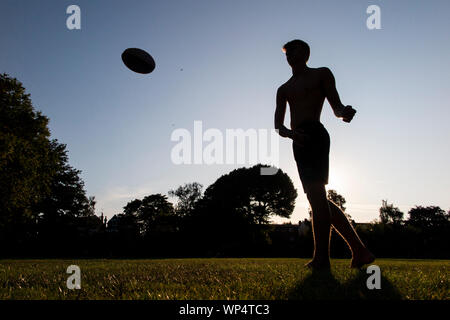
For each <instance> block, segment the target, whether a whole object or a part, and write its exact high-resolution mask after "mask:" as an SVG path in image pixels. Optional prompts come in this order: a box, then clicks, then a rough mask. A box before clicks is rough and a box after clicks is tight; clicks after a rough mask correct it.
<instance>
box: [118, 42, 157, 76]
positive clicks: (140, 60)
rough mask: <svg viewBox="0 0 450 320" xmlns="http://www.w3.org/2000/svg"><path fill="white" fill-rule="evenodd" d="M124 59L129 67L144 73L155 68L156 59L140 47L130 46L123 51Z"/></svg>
mask: <svg viewBox="0 0 450 320" xmlns="http://www.w3.org/2000/svg"><path fill="white" fill-rule="evenodd" d="M122 61H123V63H124V64H125V65H126V66H127V67H128V69H130V70H132V71H134V72H137V73H142V74H148V73H150V72H152V71H153V70H155V66H156V65H155V60H153V58H152V56H151V55H150V54H149V53H148V52H146V51H144V50H142V49H139V48H128V49H126V50H125V51H124V52H123V53H122Z"/></svg>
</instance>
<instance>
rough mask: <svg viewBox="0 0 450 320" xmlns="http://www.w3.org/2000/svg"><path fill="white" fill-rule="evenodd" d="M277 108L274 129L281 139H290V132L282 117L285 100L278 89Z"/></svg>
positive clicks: (284, 112) (284, 110)
mask: <svg viewBox="0 0 450 320" xmlns="http://www.w3.org/2000/svg"><path fill="white" fill-rule="evenodd" d="M276 103H277V107H276V109H275V129H276V130H278V133H279V134H280V136H282V137H287V138H292V134H293V133H292V130H289V129H288V128H286V127H285V125H284V116H285V114H286V104H287V99H286V96H285V95H284V93H283V88H282V87H279V88H278V90H277V102H276Z"/></svg>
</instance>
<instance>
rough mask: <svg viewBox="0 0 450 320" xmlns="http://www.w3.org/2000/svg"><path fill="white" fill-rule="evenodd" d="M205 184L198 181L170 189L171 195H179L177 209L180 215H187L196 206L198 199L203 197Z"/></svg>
mask: <svg viewBox="0 0 450 320" xmlns="http://www.w3.org/2000/svg"><path fill="white" fill-rule="evenodd" d="M202 188H203V186H202V185H201V184H200V183H198V182H193V183H186V184H184V185H182V186H179V187H178V188H177V189H176V190H170V191H169V196H172V197H177V198H178V202H177V204H176V205H175V211H176V213H177V215H178V216H180V217H185V216H186V215H188V214H189V213H190V212H192V211H193V210H194V208H195V205H196V203H197V201H199V200H200V199H201V197H202Z"/></svg>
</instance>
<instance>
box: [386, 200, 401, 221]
mask: <svg viewBox="0 0 450 320" xmlns="http://www.w3.org/2000/svg"><path fill="white" fill-rule="evenodd" d="M380 220H381V223H393V224H400V223H401V222H402V221H403V212H401V211H400V209H399V208H397V207H394V204H392V203H391V204H388V203H387V200H382V205H381V208H380Z"/></svg>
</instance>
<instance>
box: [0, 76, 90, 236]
mask: <svg viewBox="0 0 450 320" xmlns="http://www.w3.org/2000/svg"><path fill="white" fill-rule="evenodd" d="M79 174H80V171H79V170H76V169H74V168H72V167H71V166H70V165H69V164H68V156H67V150H66V146H65V145H64V144H61V143H59V142H58V141H57V140H56V139H53V140H50V131H49V129H48V118H47V117H45V116H44V115H42V113H41V112H39V111H35V110H34V108H33V105H32V102H31V99H30V95H29V94H27V93H26V92H25V88H24V87H23V86H22V84H21V83H20V82H19V81H17V79H14V78H11V77H9V76H8V75H7V74H1V75H0V235H1V236H3V237H10V238H12V237H14V238H17V239H19V240H20V241H23V240H24V237H26V236H28V235H30V234H33V233H35V232H36V230H37V225H38V224H39V228H40V229H41V230H40V231H42V228H41V226H42V227H43V229H46V230H48V231H52V230H55V229H57V226H56V225H55V224H61V223H66V222H68V221H67V219H62V218H61V217H63V216H64V217H66V216H71V217H82V216H90V215H92V214H93V212H94V206H95V201H94V199H93V198H91V199H88V198H87V197H86V193H85V190H84V183H83V181H82V180H81V178H80V176H79ZM44 221H45V226H44V225H42V223H43V222H44ZM71 223H73V221H72V222H71ZM44 233H45V232H44ZM10 240H11V239H10Z"/></svg>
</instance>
